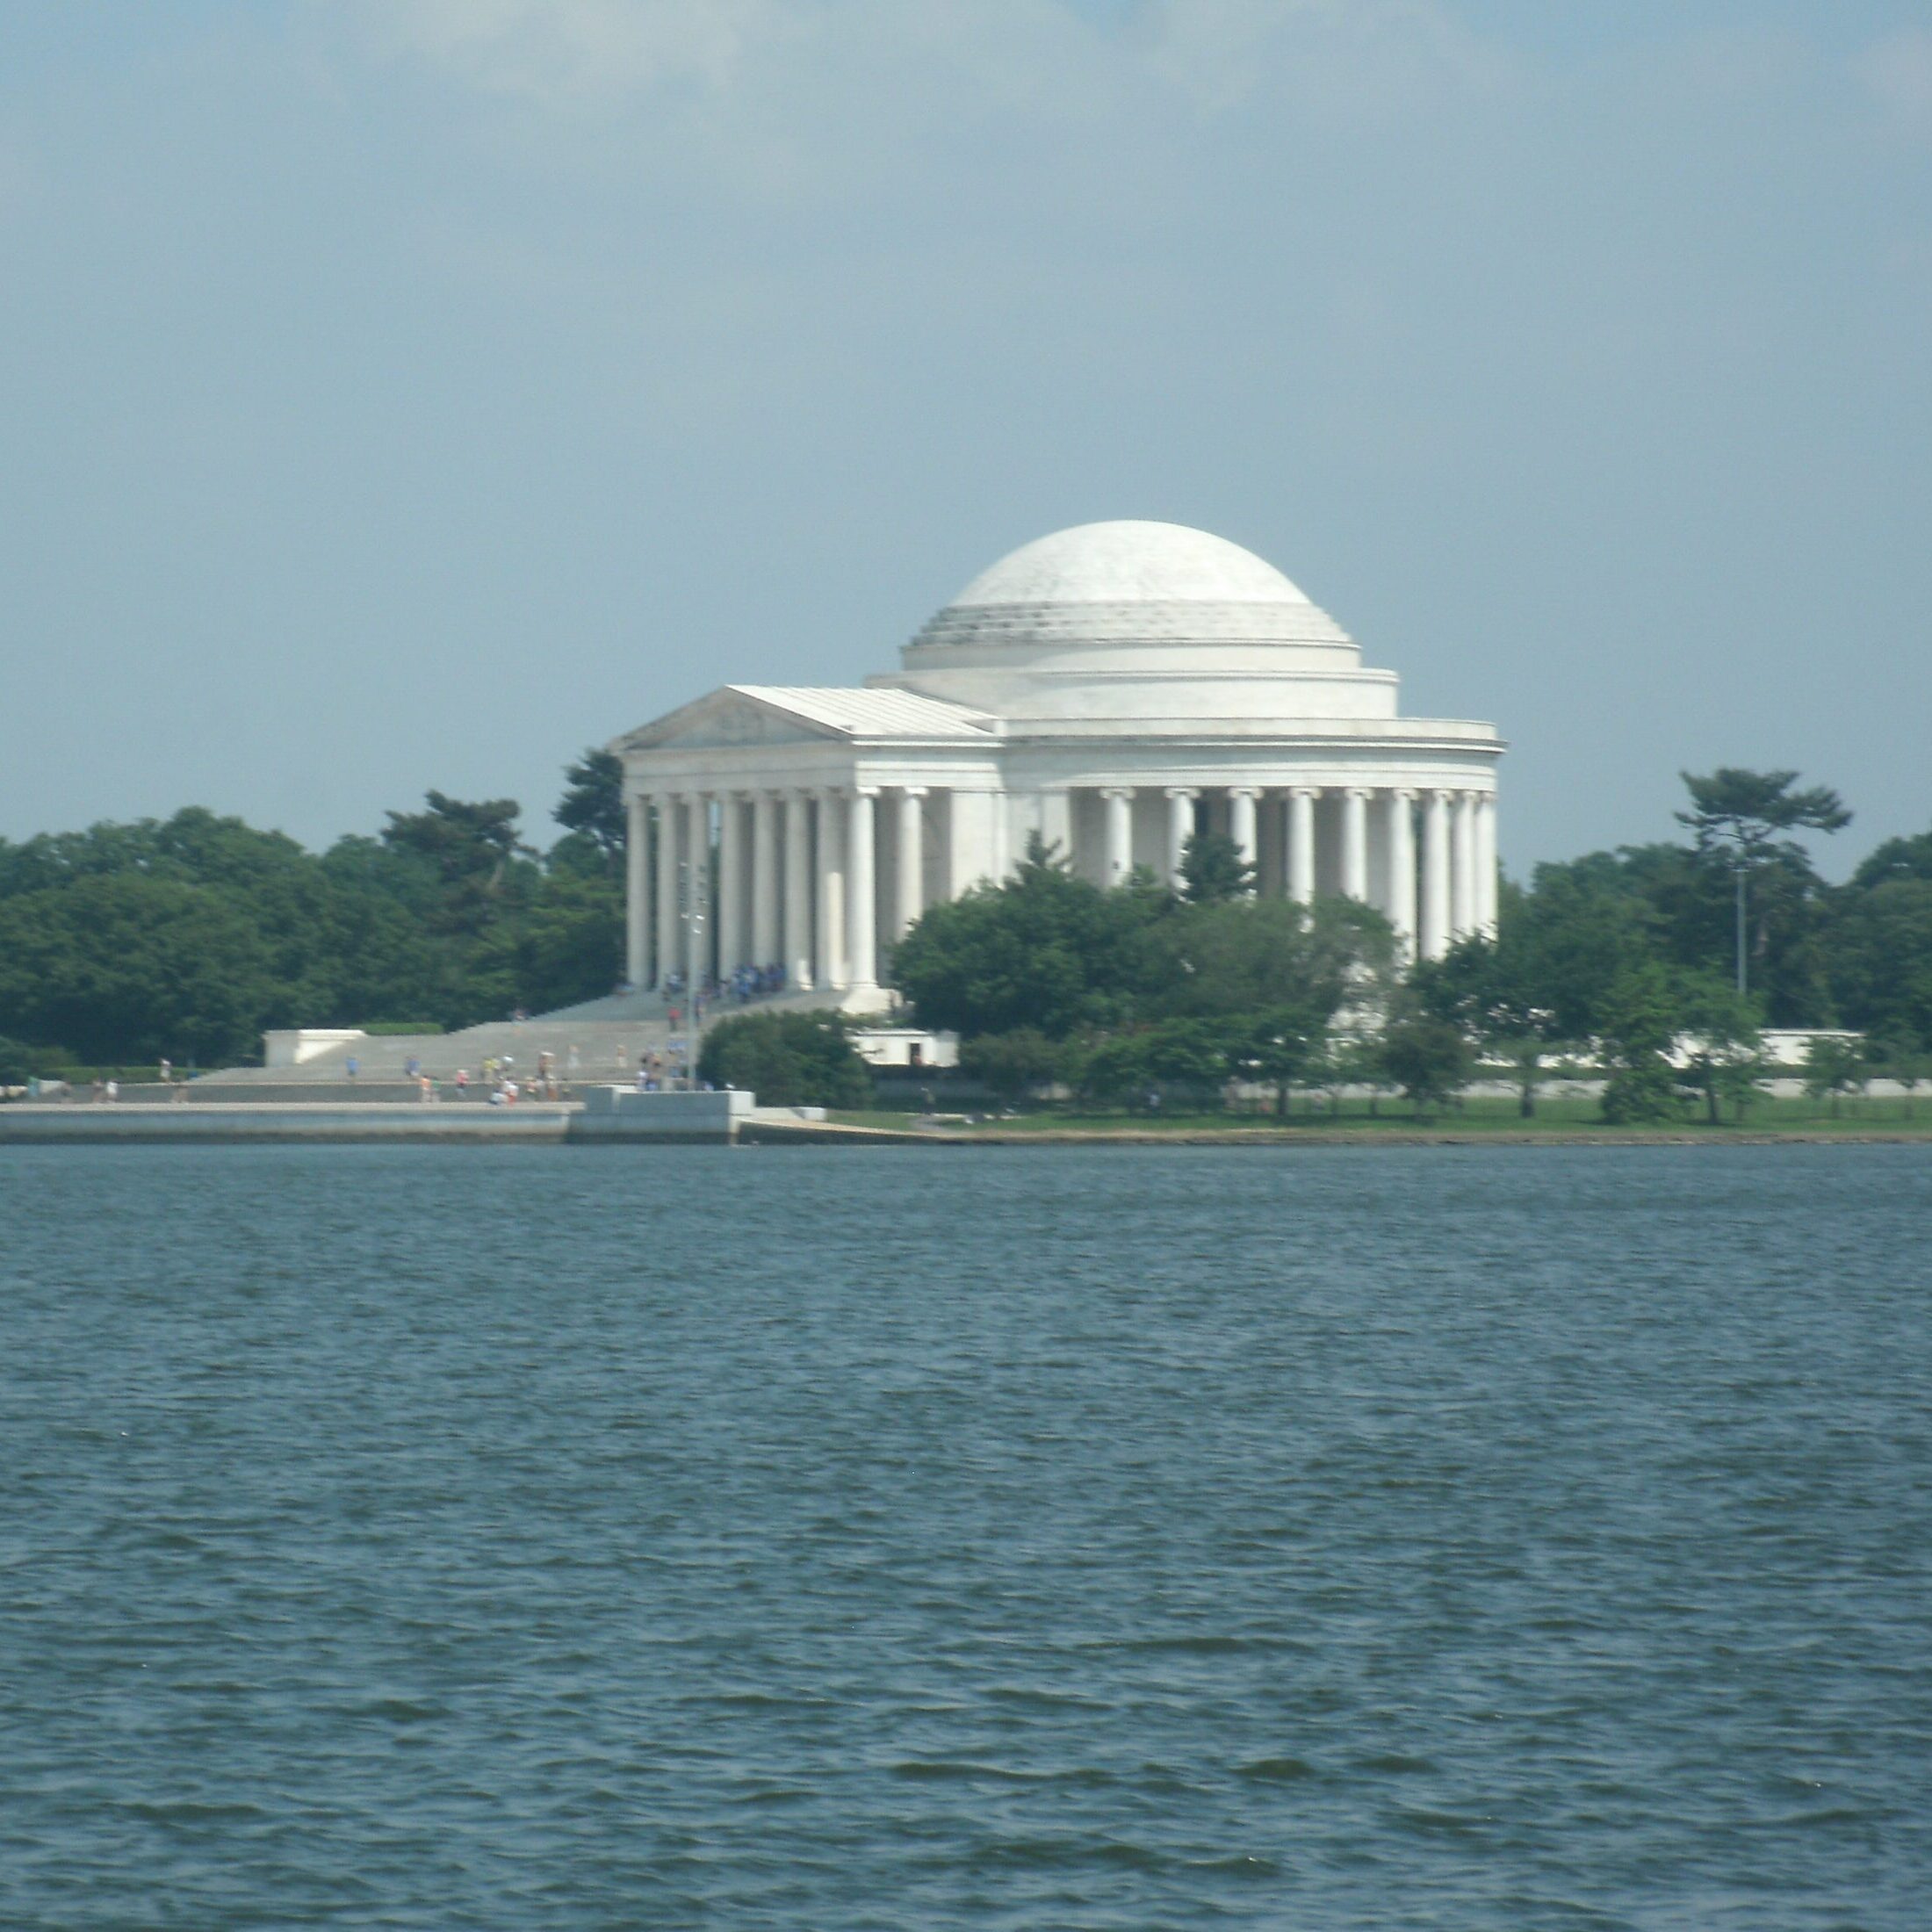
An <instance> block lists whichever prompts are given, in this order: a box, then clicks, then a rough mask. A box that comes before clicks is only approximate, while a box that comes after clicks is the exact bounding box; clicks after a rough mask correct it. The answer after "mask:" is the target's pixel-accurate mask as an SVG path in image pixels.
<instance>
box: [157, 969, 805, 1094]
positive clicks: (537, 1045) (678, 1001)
mask: <svg viewBox="0 0 1932 1932" xmlns="http://www.w3.org/2000/svg"><path fill="white" fill-rule="evenodd" d="M838 999H839V996H838V995H837V994H835V993H775V994H772V995H771V996H769V997H768V998H762V999H754V1000H752V1001H750V1002H749V1003H748V1004H746V1005H745V1006H739V1005H737V1004H736V1003H734V1002H732V1001H731V1000H723V1001H719V1002H717V1003H714V1004H710V1005H708V1006H707V1007H706V1009H705V1015H704V1023H705V1026H706V1027H707V1028H710V1027H711V1026H713V1025H714V1024H716V1022H717V1021H718V1020H723V1019H724V1018H726V1017H728V1016H729V1015H731V1014H733V1013H787V1012H791V1013H797V1012H822V1011H824V1010H825V1008H827V1007H828V1006H836V1005H837V1004H838ZM671 1006H676V1007H677V1008H678V1009H679V1013H680V1024H679V1027H678V1033H679V1035H680V1037H688V1032H689V1022H688V1018H687V1017H686V1016H687V1015H688V1012H689V1008H688V1005H687V1003H686V1002H685V1001H684V1000H683V999H682V998H673V999H671V1000H669V1001H667V1000H665V999H663V998H660V996H659V995H658V994H656V993H654V992H643V993H613V994H611V995H610V996H609V998H604V999H593V1000H588V1001H586V1002H585V1003H584V1004H583V1005H581V1006H565V1007H561V1008H559V1010H558V1011H557V1012H555V1013H538V1014H536V1015H534V1016H533V1017H532V1018H530V1019H529V1020H493V1021H491V1022H489V1023H488V1024H487V1025H484V1026H480V1027H465V1028H464V1029H463V1030H462V1031H461V1032H460V1033H420V1034H370V1035H368V1036H366V1037H365V1038H364V1039H361V1040H355V1041H350V1042H345V1043H344V1044H343V1045H342V1046H338V1047H331V1048H329V1049H328V1050H327V1051H325V1052H322V1053H320V1054H317V1055H316V1056H315V1057H314V1059H311V1060H305V1061H303V1062H302V1063H301V1064H300V1065H299V1066H294V1067H229V1068H227V1069H225V1070H224V1071H221V1072H220V1073H210V1074H206V1075H204V1076H203V1078H201V1079H200V1080H198V1081H197V1082H196V1083H195V1085H196V1086H197V1087H198V1088H210V1087H221V1088H227V1087H250V1086H277V1087H304V1088H306V1087H309V1086H327V1085H341V1084H343V1083H345V1082H347V1081H348V1080H349V1078H350V1072H349V1062H350V1058H351V1057H353V1058H354V1059H355V1061H356V1063H357V1070H356V1075H355V1078H356V1080H357V1084H358V1085H360V1084H361V1083H363V1082H365V1081H367V1082H372V1083H378V1084H381V1083H386V1082H393V1081H399V1080H402V1079H405V1078H407V1074H406V1072H405V1069H406V1068H407V1065H408V1063H409V1062H410V1060H411V1059H415V1060H416V1061H417V1062H418V1063H420V1064H421V1066H422V1071H423V1072H425V1073H427V1074H428V1075H429V1077H430V1078H431V1079H433V1080H436V1081H438V1082H443V1081H448V1080H451V1079H452V1078H454V1077H455V1075H456V1073H457V1071H458V1068H464V1069H466V1070H467V1071H468V1072H469V1076H470V1078H471V1079H472V1080H478V1079H480V1078H481V1076H482V1070H483V1063H484V1061H485V1060H486V1059H495V1060H498V1061H507V1062H508V1066H509V1071H510V1072H511V1074H512V1076H513V1077H516V1078H526V1077H530V1076H533V1075H534V1074H535V1073H536V1071H537V1060H538V1058H539V1056H542V1055H543V1054H544V1053H548V1054H550V1055H551V1056H552V1060H553V1063H554V1066H555V1071H556V1073H557V1077H558V1078H559V1079H560V1080H564V1081H566V1082H569V1083H571V1084H573V1085H575V1084H579V1083H591V1084H596V1083H601V1082H606V1081H611V1080H622V1081H629V1080H631V1079H634V1078H636V1076H637V1071H638V1059H639V1058H640V1057H641V1056H643V1055H645V1054H646V1053H658V1054H662V1053H663V1052H665V1050H666V1049H667V1046H668V1044H669V1042H670V1039H671V1021H670V1013H669V1008H670V1007H671Z"/></svg>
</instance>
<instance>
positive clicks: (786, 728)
mask: <svg viewBox="0 0 1932 1932" xmlns="http://www.w3.org/2000/svg"><path fill="white" fill-rule="evenodd" d="M1395 686H1396V679H1395V673H1394V672H1393V671H1374V670H1369V669H1367V668H1366V667H1364V666H1363V663H1362V657H1361V652H1360V649H1359V646H1358V645H1356V644H1355V643H1354V642H1353V640H1352V639H1351V638H1349V636H1348V635H1347V633H1346V632H1345V631H1343V630H1342V629H1341V628H1340V626H1339V625H1337V624H1336V623H1335V621H1334V620H1333V619H1332V618H1331V617H1330V616H1328V614H1327V613H1326V612H1325V611H1323V610H1322V609H1318V608H1317V607H1316V605H1315V604H1313V603H1311V602H1309V601H1308V598H1307V597H1305V596H1304V595H1302V594H1301V591H1299V590H1298V589H1296V588H1295V587H1294V585H1293V584H1292V583H1290V582H1289V581H1288V580H1287V578H1286V577H1284V576H1283V575H1282V574H1281V573H1280V572H1279V571H1278V570H1276V569H1274V568H1273V567H1272V566H1271V565H1269V564H1265V563H1264V562H1263V561H1262V560H1261V559H1259V558H1258V557H1257V556H1255V555H1253V554H1252V553H1251V551H1245V550H1243V549H1241V548H1240V547H1239V546H1238V545H1236V544H1230V543H1228V542H1225V541H1224V540H1223V539H1222V538H1221V537H1211V536H1208V534H1207V533H1206V532H1204V531H1201V530H1187V529H1184V528H1182V527H1181V526H1179V525H1178V524H1173V523H1089V524H1085V525H1083V526H1082V527H1080V528H1078V529H1076V530H1061V531H1059V532H1057V533H1056V534H1055V535H1054V536H1051V537H1041V538H1040V539H1039V540H1038V541H1037V542H1034V543H1031V544H1026V545H1024V546H1023V547H1022V548H1020V549H1019V550H1016V551H1013V554H1012V555H1011V556H1009V557H1006V558H1004V559H1001V560H1000V561H999V562H998V563H997V564H995V565H994V566H992V568H991V570H988V571H986V572H985V573H983V574H982V575H980V576H978V577H976V578H975V579H974V580H973V581H972V582H971V583H970V584H969V585H967V587H966V588H965V589H964V590H962V592H961V593H960V594H959V595H958V596H957V597H956V598H955V600H954V601H953V602H951V603H949V604H948V605H947V607H946V608H945V609H943V610H941V612H940V613H939V614H938V616H935V617H934V618H933V620H932V621H931V622H930V623H929V624H926V628H925V629H924V630H923V631H920V632H919V635H918V636H917V637H915V638H913V639H912V642H911V643H910V644H908V645H906V646H905V649H904V650H903V651H902V652H901V653H900V668H899V669H898V671H896V672H889V673H884V674H880V675H878V676H876V677H871V678H868V679H867V680H866V682H865V683H864V685H863V686H862V687H859V688H850V689H847V688H795V687H790V686H783V685H755V684H727V685H725V686H724V687H722V688H720V689H718V690H716V691H713V692H712V693H710V696H707V697H702V698H699V699H698V700H697V701H696V703H691V704H687V705H685V706H684V707H683V708H682V709H681V710H676V711H673V712H672V713H670V715H669V716H668V717H661V718H659V719H658V720H657V721H656V722H655V723H653V724H645V725H644V726H642V727H641V728H640V729H638V730H637V731H634V732H631V733H629V734H628V735H627V736H625V737H624V738H622V739H618V740H617V741H616V744H614V745H613V746H612V747H611V749H612V750H613V751H615V752H616V753H617V754H618V756H619V757H620V758H621V759H622V760H623V761H624V792H625V797H626V799H627V802H628V804H629V809H630V829H631V838H630V882H629V890H630V926H629V959H630V969H629V970H630V976H631V983H632V984H633V985H636V986H638V987H643V986H646V985H652V984H657V985H662V984H665V982H666V978H667V976H668V975H670V974H672V973H677V974H680V975H681V976H682V977H683V978H684V981H685V983H686V984H690V983H691V982H692V981H693V980H698V981H703V980H709V979H710V978H713V977H724V976H726V975H728V974H729V973H730V972H731V971H732V969H733V968H735V967H737V966H739V965H758V966H767V967H770V966H782V968H783V970H784V972H785V974H786V976H787V978H788V981H789V984H790V985H791V986H792V987H793V988H795V989H799V990H804V989H811V990H814V991H819V992H822V993H823V994H824V995H825V998H827V1000H828V1002H829V1001H834V1000H835V1001H837V1002H838V1003H840V1004H842V1005H845V1006H849V1007H852V1008H854V1009H856V1010H864V1009H867V1008H869V1007H876V1006H879V1005H881V1004H883V995H882V994H881V993H880V991H879V980H880V977H881V971H882V962H883V960H884V958H885V957H886V955H887V953H888V951H889V949H890V945H891V942H892V941H893V940H894V939H896V938H897V937H898V934H901V933H903V932H904V931H905V927H906V926H907V925H908V924H909V923H910V922H911V921H912V919H914V918H916V917H917V916H918V914H919V912H920V911H921V910H922V909H923V908H924V907H926V906H927V905H931V904H933V903H934V901H935V900H936V899H941V898H949V897H952V896H955V895H956V894H958V893H961V892H963V891H965V890H967V889H968V888H969V887H970V886H971V885H973V884H974V883H977V881H980V880H983V879H998V878H999V877H1000V876H1002V875H1003V874H1005V873H1006V872H1008V871H1009V870H1010V869H1012V868H1013V865H1014V864H1015V863H1016V862H1017V861H1019V860H1020V858H1021V857H1022V856H1023V855H1024V854H1025V852H1026V849H1027V840H1028V839H1029V837H1030V836H1031V835H1032V834H1033V833H1036V832H1037V833H1040V834H1041V835H1042V837H1043V838H1045V839H1046V840H1049V842H1050V843H1052V844H1055V845H1056V846H1058V847H1060V849H1061V850H1062V851H1063V853H1064V854H1066V855H1067V856H1068V857H1069V858H1070V859H1071V862H1072V864H1073V866H1074V867H1075V869H1077V870H1078V871H1079V872H1080V873H1082V874H1083V875H1085V876H1086V877H1088V878H1090V879H1092V880H1094V881H1095V882H1096V883H1102V884H1105V883H1111V882H1113V881H1115V880H1118V879H1120V878H1121V877H1123V876H1125V875H1126V873H1127V872H1128V869H1129V868H1131V867H1134V866H1147V867H1149V868H1150V869H1152V870H1153V871H1154V872H1156V873H1157V875H1160V876H1171V875H1172V873H1173V872H1174V869H1175V868H1176V866H1177V865H1178V863H1179V857H1180V851H1181V846H1182V843H1183V841H1184V840H1186V837H1187V836H1188V834H1189V833H1192V832H1193V831H1194V830H1196V829H1197V828H1209V829H1213V830H1215V831H1219V832H1224V833H1229V835H1230V836H1231V837H1232V838H1233V839H1234V840H1235V841H1236V844H1237V845H1239V846H1240V847H1242V849H1243V850H1244V852H1245V853H1246V854H1248V856H1249V857H1250V858H1251V860H1252V861H1254V863H1255V865H1256V866H1257V868H1258V882H1259V883H1258V890H1260V891H1262V892H1264V893H1268V894H1286V895H1287V896H1289V897H1291V898H1300V899H1307V898H1311V897H1313V896H1314V895H1316V894H1317V893H1341V894H1347V895H1349V896H1351V897H1352V898H1359V899H1366V901H1367V902H1368V903H1369V904H1370V905H1375V906H1378V907H1380V908H1381V910H1382V911H1383V912H1386V913H1387V914H1388V916H1389V918H1390V919H1392V920H1393V921H1394V922H1395V926H1396V928H1397V930H1398V932H1399V933H1400V934H1402V938H1403V942H1404V945H1405V947H1408V948H1411V949H1413V948H1419V949H1420V951H1421V952H1422V954H1423V955H1424V956H1425V957H1433V956H1435V955H1438V954H1440V953H1441V952H1442V951H1443V950H1444V948H1445V947H1446V946H1447V945H1448V944H1449V942H1450V941H1451V940H1452V939H1453V938H1454V937H1456V936H1457V935H1459V934H1463V933H1467V932H1472V931H1477V930H1481V929H1485V928H1488V927H1489V926H1492V925H1493V923H1494V920H1495V918H1496V761H1497V759H1498V758H1499V757H1500V755H1501V753H1502V751H1503V742H1502V740H1501V739H1500V738H1499V737H1498V736H1497V734H1496V727H1495V726H1494V725H1491V724H1472V723H1469V722H1467V720H1464V719H1460V718H1455V719H1445V718H1410V717H1400V716H1398V714H1397V711H1396V703H1395V696H1396V694H1395Z"/></svg>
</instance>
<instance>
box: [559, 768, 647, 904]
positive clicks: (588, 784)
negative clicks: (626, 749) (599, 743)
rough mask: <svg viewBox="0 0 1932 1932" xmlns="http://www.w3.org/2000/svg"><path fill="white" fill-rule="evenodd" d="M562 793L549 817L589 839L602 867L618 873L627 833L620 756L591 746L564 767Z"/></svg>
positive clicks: (575, 834)
mask: <svg viewBox="0 0 1932 1932" xmlns="http://www.w3.org/2000/svg"><path fill="white" fill-rule="evenodd" d="M564 780H565V785H564V796H563V797H562V798H561V799H560V800H559V803H558V806H557V810H556V811H554V812H553V813H552V814H551V817H553V818H555V819H556V821H557V823H558V824H559V825H562V826H563V827H564V829H565V831H566V833H572V834H573V835H574V837H575V838H576V839H577V840H580V841H583V842H585V843H588V846H589V847H590V848H591V849H592V850H593V851H594V852H595V854H597V855H598V857H599V858H600V860H601V861H602V865H603V868H604V869H605V870H607V871H609V872H610V873H613V874H617V873H621V872H622V871H623V869H624V847H625V845H626V844H627V843H628V842H629V833H630V825H629V820H628V816H627V814H626V811H625V809H624V761H623V760H622V759H620V758H618V757H617V756H616V753H612V752H606V751H600V750H598V749H597V747H596V746H592V747H591V748H590V749H589V750H588V751H587V752H586V753H584V755H583V756H582V757H581V758H580V759H579V760H578V761H576V762H575V763H574V764H573V765H566V767H565V768H564Z"/></svg>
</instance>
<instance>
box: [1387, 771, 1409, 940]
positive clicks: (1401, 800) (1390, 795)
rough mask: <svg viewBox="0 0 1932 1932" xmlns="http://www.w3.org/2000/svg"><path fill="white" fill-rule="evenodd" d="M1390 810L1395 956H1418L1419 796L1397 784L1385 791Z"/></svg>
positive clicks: (1391, 916)
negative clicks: (1417, 803) (1416, 807)
mask: <svg viewBox="0 0 1932 1932" xmlns="http://www.w3.org/2000/svg"><path fill="white" fill-rule="evenodd" d="M1382 797H1384V798H1386V799H1387V800H1388V807H1387V809H1388V919H1389V923H1390V924H1391V925H1392V926H1394V927H1395V956H1396V958H1397V959H1399V960H1400V961H1402V962H1403V963H1404V964H1405V965H1406V964H1408V963H1409V962H1412V961H1413V960H1414V958H1415V956H1416V818H1415V805H1416V795H1415V793H1414V792H1413V791H1409V790H1407V789H1404V788H1403V787H1402V786H1397V787H1396V789H1395V790H1393V791H1385V792H1384V793H1383V794H1382Z"/></svg>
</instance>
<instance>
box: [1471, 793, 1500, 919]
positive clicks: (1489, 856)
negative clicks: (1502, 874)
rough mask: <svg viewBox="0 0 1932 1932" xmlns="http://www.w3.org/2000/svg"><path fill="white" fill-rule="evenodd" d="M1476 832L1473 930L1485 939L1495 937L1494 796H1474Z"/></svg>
mask: <svg viewBox="0 0 1932 1932" xmlns="http://www.w3.org/2000/svg"><path fill="white" fill-rule="evenodd" d="M1475 813H1476V829H1475V849H1476V878H1475V887H1476V892H1475V898H1476V913H1475V916H1476V930H1477V931H1478V932H1479V933H1481V934H1484V935H1485V936H1486V937H1487V938H1489V939H1494V938H1495V937H1496V794H1495V793H1494V792H1493V791H1484V792H1478V793H1477V794H1476V802H1475Z"/></svg>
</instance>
